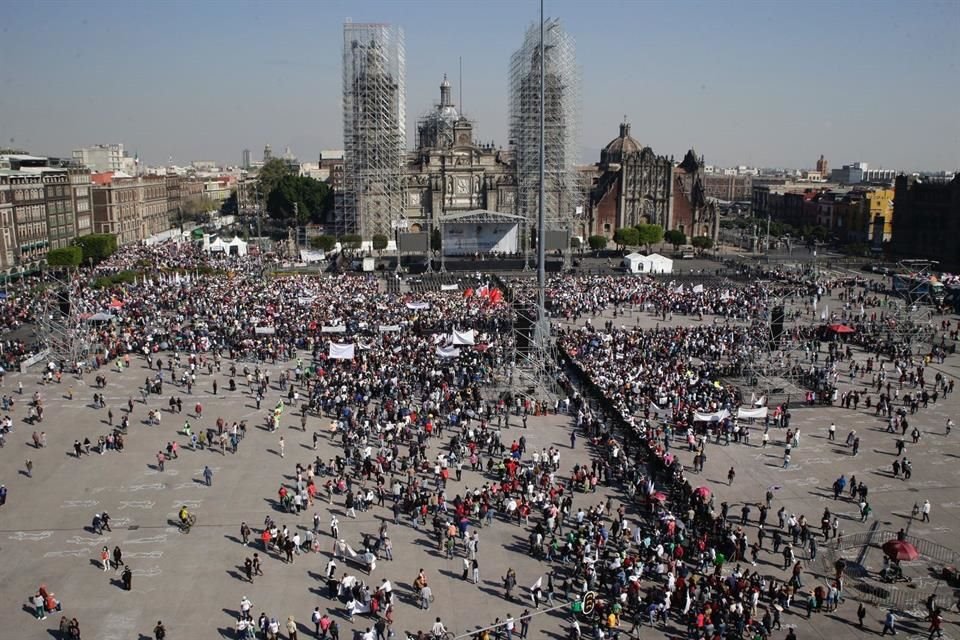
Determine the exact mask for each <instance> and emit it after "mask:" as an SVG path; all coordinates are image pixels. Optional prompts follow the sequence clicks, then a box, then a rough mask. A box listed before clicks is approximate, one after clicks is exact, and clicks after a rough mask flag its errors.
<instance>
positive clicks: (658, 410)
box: [650, 402, 673, 416]
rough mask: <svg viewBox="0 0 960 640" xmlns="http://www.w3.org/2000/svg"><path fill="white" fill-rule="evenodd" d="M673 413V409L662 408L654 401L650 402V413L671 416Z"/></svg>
mask: <svg viewBox="0 0 960 640" xmlns="http://www.w3.org/2000/svg"><path fill="white" fill-rule="evenodd" d="M672 414H673V411H672V410H671V409H661V408H660V407H658V406H657V405H655V404H654V403H652V402H651V403H650V415H652V416H670V415H672Z"/></svg>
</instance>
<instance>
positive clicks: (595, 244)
mask: <svg viewBox="0 0 960 640" xmlns="http://www.w3.org/2000/svg"><path fill="white" fill-rule="evenodd" d="M587 244H589V245H590V248H591V249H592V250H593V251H603V250H604V249H606V248H607V236H590V237H589V238H587Z"/></svg>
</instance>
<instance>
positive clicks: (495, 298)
mask: <svg viewBox="0 0 960 640" xmlns="http://www.w3.org/2000/svg"><path fill="white" fill-rule="evenodd" d="M502 300H503V292H502V291H500V289H494V290H493V291H491V292H490V302H491V303H495V302H500V301H502Z"/></svg>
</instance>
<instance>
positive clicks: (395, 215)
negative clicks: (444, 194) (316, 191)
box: [335, 22, 406, 240]
mask: <svg viewBox="0 0 960 640" xmlns="http://www.w3.org/2000/svg"><path fill="white" fill-rule="evenodd" d="M405 76H406V60H405V54H404V46H403V29H401V28H400V27H397V26H392V25H388V24H361V23H352V22H348V23H346V24H344V25H343V149H344V154H343V156H344V157H343V163H344V166H343V169H344V171H343V194H342V197H341V198H339V199H338V203H337V204H338V206H337V210H336V217H335V227H336V232H337V234H338V235H343V234H359V235H360V236H361V237H362V238H363V239H364V240H370V239H371V238H372V237H373V236H374V235H376V234H382V235H385V236H387V237H388V238H389V237H391V230H390V229H391V226H390V225H391V221H393V220H399V219H400V218H401V216H402V213H403V204H404V203H403V163H404V155H405V147H406V120H405V118H406V104H405V99H406V91H405V86H404V83H405Z"/></svg>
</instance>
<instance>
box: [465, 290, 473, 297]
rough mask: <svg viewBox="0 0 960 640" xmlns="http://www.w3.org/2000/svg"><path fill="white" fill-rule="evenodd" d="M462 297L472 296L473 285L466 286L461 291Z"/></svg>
mask: <svg viewBox="0 0 960 640" xmlns="http://www.w3.org/2000/svg"><path fill="white" fill-rule="evenodd" d="M463 297H464V298H472V297H473V287H467V288H466V289H465V290H464V291H463Z"/></svg>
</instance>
